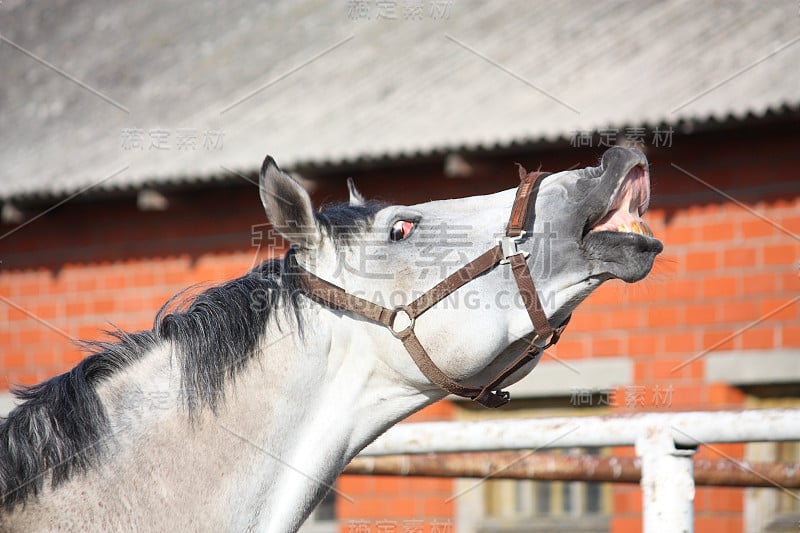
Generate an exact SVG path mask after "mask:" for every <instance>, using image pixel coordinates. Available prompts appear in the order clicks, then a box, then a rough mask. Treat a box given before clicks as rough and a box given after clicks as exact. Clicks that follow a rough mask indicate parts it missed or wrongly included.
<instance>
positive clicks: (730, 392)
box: [708, 383, 747, 407]
mask: <svg viewBox="0 0 800 533" xmlns="http://www.w3.org/2000/svg"><path fill="white" fill-rule="evenodd" d="M746 398H747V397H746V396H745V394H744V393H743V392H742V390H741V389H738V388H736V387H732V386H730V385H728V384H726V383H712V384H711V385H709V388H708V401H709V402H710V403H712V404H715V405H717V404H719V405H721V406H728V407H729V406H731V405H732V404H733V405H740V404H743V403H744V402H745V400H746Z"/></svg>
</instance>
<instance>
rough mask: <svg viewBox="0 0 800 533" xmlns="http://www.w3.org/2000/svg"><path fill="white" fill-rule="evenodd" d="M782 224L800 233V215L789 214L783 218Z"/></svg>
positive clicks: (793, 231)
mask: <svg viewBox="0 0 800 533" xmlns="http://www.w3.org/2000/svg"><path fill="white" fill-rule="evenodd" d="M781 226H783V227H784V228H786V229H787V230H789V231H791V232H792V233H795V234H800V216H797V215H789V216H785V217H782V218H781Z"/></svg>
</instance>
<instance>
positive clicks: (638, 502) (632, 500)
mask: <svg viewBox="0 0 800 533" xmlns="http://www.w3.org/2000/svg"><path fill="white" fill-rule="evenodd" d="M613 506H614V507H613V509H614V514H615V515H616V514H639V513H641V512H642V491H641V490H626V491H621V490H614V495H613Z"/></svg>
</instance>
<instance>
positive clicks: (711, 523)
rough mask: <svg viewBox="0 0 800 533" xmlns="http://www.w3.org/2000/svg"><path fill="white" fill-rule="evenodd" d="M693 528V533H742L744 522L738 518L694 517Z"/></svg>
mask: <svg viewBox="0 0 800 533" xmlns="http://www.w3.org/2000/svg"><path fill="white" fill-rule="evenodd" d="M728 490H730V489H728ZM694 528H695V531H724V532H725V533H742V531H743V528H744V522H743V520H742V518H741V517H739V516H730V517H728V516H695V519H694Z"/></svg>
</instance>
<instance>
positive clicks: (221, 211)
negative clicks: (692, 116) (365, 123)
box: [0, 127, 800, 533]
mask: <svg viewBox="0 0 800 533" xmlns="http://www.w3.org/2000/svg"><path fill="white" fill-rule="evenodd" d="M799 137H800V136H799V135H798V133H797V132H796V131H795V130H792V129H790V128H787V127H759V128H750V129H747V130H741V131H733V132H728V133H724V134H723V133H709V134H697V135H692V136H687V135H680V134H678V133H675V135H674V137H673V139H672V146H671V147H660V148H656V147H654V146H652V145H648V146H647V150H648V157H649V158H650V161H651V165H652V167H651V171H652V176H653V178H652V179H653V201H652V209H651V211H650V214H649V215H648V217H647V218H648V220H649V221H650V224H651V226H652V228H653V230H654V231H655V233H656V235H657V236H659V237H660V238H662V239H663V241H664V244H665V252H664V254H663V255H662V256H661V257H660V258H659V259H658V261H657V263H656V266H655V268H654V271H653V274H651V276H650V277H649V278H648V279H647V280H645V281H644V282H643V283H640V284H637V285H633V286H627V285H624V284H622V283H614V282H612V283H608V284H606V285H605V286H604V287H602V288H601V289H600V290H598V291H597V292H596V293H595V294H594V295H592V296H591V297H590V298H589V300H588V301H587V302H586V303H584V304H583V305H582V307H581V308H580V311H579V312H578V313H576V315H575V317H574V319H573V322H572V324H571V325H570V327H569V329H568V332H567V334H566V336H565V338H564V340H562V342H561V343H560V344H559V345H558V347H557V350H556V354H557V356H558V357H559V358H563V359H567V360H569V359H579V358H590V357H593V358H601V357H612V356H613V357H620V356H622V357H629V358H631V359H632V360H633V362H634V365H635V366H634V368H635V383H636V384H637V386H640V387H644V390H645V392H644V394H643V395H641V396H637V398H636V399H635V400H634V401H626V398H629V397H630V390H619V391H617V392H618V394H617V395H616V398H617V403H616V405H615V408H616V409H618V410H619V411H620V412H624V411H631V410H646V409H650V410H655V409H673V410H685V409H707V408H723V407H736V406H740V405H741V404H742V403H743V401H744V395H743V394H742V392H741V391H740V390H739V389H737V388H734V387H731V386H729V385H726V384H723V383H709V382H708V381H707V380H706V379H705V361H704V357H702V356H699V357H697V359H696V360H695V361H693V362H691V363H689V364H687V365H685V366H682V367H681V368H678V369H676V366H678V365H681V364H682V363H683V362H684V361H687V360H688V359H690V358H692V357H694V356H697V355H698V354H699V353H702V352H703V351H705V350H714V351H738V350H755V349H766V350H772V349H779V348H792V349H800V320H798V319H800V305H798V304H797V302H795V303H794V304H791V305H786V304H787V302H790V301H791V300H792V299H793V298H797V297H798V296H800V278H798V262H799V261H800V244H798V240H797V234H798V233H800V173H799V172H798V170H797V169H798V168H800V152H798V151H797V149H796V147H797V146H798V145H800V142H799V141H800V138H799ZM602 151H603V148H602V147H597V146H596V144H595V146H593V147H584V148H581V149H578V148H571V147H568V146H562V147H560V148H558V149H550V150H541V151H537V152H535V153H534V152H524V153H522V152H521V153H506V154H502V155H500V154H493V155H492V154H488V155H484V156H474V157H471V158H470V160H471V162H472V163H473V164H474V169H475V170H474V174H473V175H472V176H471V177H469V178H462V179H452V178H450V179H448V178H446V177H444V175H443V173H442V171H441V165H438V164H437V165H435V166H433V165H422V164H420V165H413V164H409V165H405V166H399V167H397V168H392V169H388V168H386V169H373V170H371V171H364V172H361V173H355V174H354V176H355V177H356V181H357V183H358V185H359V187H360V189H361V190H362V192H364V193H365V195H366V196H369V197H376V196H377V197H381V198H383V199H392V200H396V201H398V202H419V201H426V200H429V199H436V198H449V197H458V196H465V195H469V194H479V193H486V192H492V191H496V190H499V189H501V188H506V187H511V186H513V185H514V184H515V183H516V179H517V178H516V170H515V169H514V168H513V166H512V163H513V162H515V161H520V162H522V163H525V164H526V165H527V166H529V167H532V168H535V167H537V166H538V164H539V163H541V164H542V167H543V169H546V170H555V169H562V168H568V167H571V166H573V165H576V164H579V165H587V164H594V163H595V162H596V161H597V158H598V156H599V155H600V154H601V153H602ZM673 165H677V166H678V167H680V168H682V169H685V170H686V171H687V172H689V173H691V174H693V175H694V176H696V178H697V179H695V178H692V177H690V176H688V175H687V174H685V173H683V172H681V171H680V170H679V169H678V168H676V167H675V166H673ZM344 177H345V176H343V175H333V176H325V177H320V178H319V180H318V182H317V183H318V185H317V186H318V190H317V191H316V193H315V195H314V197H315V201H317V202H318V203H319V202H328V201H336V200H344V199H345V188H344ZM700 180H702V181H704V182H706V183H707V185H704V184H703V183H701V181H700ZM712 188H718V189H721V190H722V191H724V192H725V193H726V194H727V195H729V196H730V197H726V196H725V195H721V194H719V193H717V192H714V190H713V189H712ZM169 197H170V201H171V205H170V208H169V209H168V210H167V211H164V212H141V211H138V210H137V208H136V206H135V202H134V200H133V199H132V198H129V197H118V198H107V199H102V200H94V201H81V200H80V199H78V200H75V201H72V202H69V203H66V204H65V205H63V206H61V207H58V208H57V209H54V210H53V211H52V212H50V213H48V214H47V215H45V216H43V217H41V218H39V219H38V220H35V221H33V222H31V223H30V224H29V225H26V226H24V227H21V228H20V229H19V230H18V231H15V232H14V233H12V234H8V235H7V236H5V237H4V238H2V239H0V260H2V263H0V297H1V298H2V299H0V323H2V324H3V327H2V328H0V368H2V372H0V390H7V389H8V388H9V386H10V385H12V384H16V383H22V384H31V383H35V382H38V381H41V380H43V379H45V378H47V377H49V376H51V375H53V374H55V373H58V372H62V371H64V370H65V369H67V368H69V367H70V366H72V365H73V364H74V363H75V362H77V361H78V360H79V359H80V358H81V357H82V356H83V355H82V353H81V352H80V351H79V350H78V349H77V348H76V347H75V346H73V344H72V343H71V342H70V341H71V339H78V338H82V339H93V338H98V337H100V336H101V330H103V329H106V328H108V327H109V323H111V324H114V325H115V326H118V327H120V328H123V329H127V330H136V329H141V328H148V327H150V326H151V324H152V318H153V315H154V312H155V310H157V309H158V308H159V307H160V306H161V305H162V304H163V303H164V302H165V301H166V300H167V299H168V298H169V297H170V296H172V295H173V294H175V293H176V292H177V291H179V290H181V289H183V288H185V287H187V286H189V285H192V284H196V283H214V282H217V281H220V280H224V279H228V278H231V277H234V276H237V275H239V274H241V273H243V272H244V271H246V270H247V269H248V268H249V267H250V266H251V265H252V264H253V262H254V260H256V258H259V259H263V258H265V257H268V256H269V255H270V254H272V253H273V252H271V251H269V250H264V249H262V250H260V251H259V250H258V247H257V246H256V244H257V243H256V242H254V241H258V238H259V235H260V233H259V228H256V230H255V231H254V230H253V229H252V226H253V225H254V224H262V223H263V222H264V216H263V211H262V210H261V207H260V204H259V201H258V198H257V190H256V189H255V188H254V187H252V186H251V185H247V184H246V183H244V182H242V184H241V185H235V186H233V185H232V186H226V187H224V188H217V189H207V190H195V191H193V192H186V191H185V192H180V193H178V192H176V193H173V194H170V195H169ZM12 229H13V227H12V226H2V230H3V231H2V232H3V233H7V232H9V231H10V230H12ZM261 229H262V230H263V228H261ZM792 233H793V234H794V235H791V234H792ZM781 306H784V307H783V308H782V309H781V310H780V311H777V312H775V310H776V309H778V308H780V307H781ZM667 388H669V390H670V401H669V404H667V403H666V400H665V396H663V395H662V396H660V397H659V396H658V392H657V391H659V390H660V391H662V392H663V391H664V390H666V389H667ZM637 394H639V393H637ZM642 398H643V399H642ZM659 398H660V399H659ZM452 411H453V408H452V406H449V405H448V404H442V405H439V406H433V407H431V408H430V409H428V410H425V411H423V412H422V413H419V414H418V415H416V419H418V420H432V419H448V418H450V417H451V416H452ZM720 449H721V450H723V451H724V452H725V453H728V454H730V455H733V456H734V457H741V456H742V454H743V446H739V445H731V446H724V447H720ZM618 453H621V454H626V453H632V451H631V450H621V451H619V452H618ZM701 453H707V454H710V455H713V453H711V452H709V451H708V450H705V449H704V450H703V451H702V452H701ZM340 483H341V488H342V490H343V491H344V492H346V493H347V494H349V495H350V496H352V497H353V498H354V499H355V500H356V503H354V504H349V503H347V502H340V503H339V504H338V512H339V515H340V517H341V519H342V526H341V528H342V531H348V530H352V527H353V525H354V524H362V525H363V524H366V525H368V526H369V527H370V528H371V530H372V531H377V530H379V529H378V527H379V524H380V523H381V522H384V523H394V524H395V525H396V526H397V531H402V528H401V526H402V524H403V521H408V520H416V519H424V520H428V522H427V524H428V525H427V526H425V527H428V528H429V529H428V531H430V530H431V528H432V527H433V526H432V525H431V524H432V523H433V522H431V521H432V520H436V521H438V522H446V521H447V520H450V519H452V518H453V517H454V513H455V511H454V504H453V503H452V502H450V503H445V501H444V500H446V499H447V497H448V496H449V495H450V494H452V492H453V488H452V487H453V485H452V483H451V482H450V481H436V480H416V481H414V480H402V479H394V480H389V479H385V478H372V479H367V478H359V479H356V478H343V479H342V480H341V482H340ZM742 495H743V491H741V490H731V489H724V490H722V489H701V490H699V491H698V497H697V504H696V512H697V518H698V530H699V531H705V530H709V531H710V530H721V531H741V529H742V518H741V513H742V508H743V497H742ZM640 512H641V498H640V493H639V491H638V489H636V488H635V487H616V488H615V496H614V515H613V520H612V530H613V531H614V532H616V533H623V532H628V531H639V530H640V528H641V521H640Z"/></svg>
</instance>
